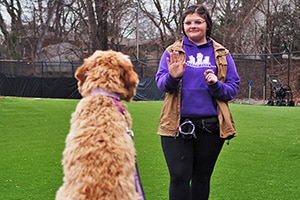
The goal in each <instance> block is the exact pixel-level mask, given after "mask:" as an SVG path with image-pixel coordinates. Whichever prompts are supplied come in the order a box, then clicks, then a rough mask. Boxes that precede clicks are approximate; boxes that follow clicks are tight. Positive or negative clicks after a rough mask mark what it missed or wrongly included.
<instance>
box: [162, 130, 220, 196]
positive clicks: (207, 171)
mask: <svg viewBox="0 0 300 200" xmlns="http://www.w3.org/2000/svg"><path fill="white" fill-rule="evenodd" d="M196 136H197V138H192V139H189V140H187V139H183V138H182V137H180V136H179V137H177V138H174V137H165V136H162V137H161V144H162V149H163V152H164V155H165V159H166V162H167V166H168V169H169V173H170V188H169V200H207V199H208V196H209V190H210V178H211V175H212V172H213V169H214V166H215V163H216V160H217V158H218V155H219V153H220V151H221V149H222V146H223V143H224V140H223V139H221V138H220V136H219V134H218V133H206V132H204V131H203V130H202V129H200V128H198V127H196Z"/></svg>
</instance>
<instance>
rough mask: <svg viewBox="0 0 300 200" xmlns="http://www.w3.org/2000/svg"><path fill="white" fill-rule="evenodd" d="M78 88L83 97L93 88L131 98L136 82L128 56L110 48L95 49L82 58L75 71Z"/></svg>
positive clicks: (126, 98) (135, 75)
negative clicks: (82, 61)
mask: <svg viewBox="0 0 300 200" xmlns="http://www.w3.org/2000/svg"><path fill="white" fill-rule="evenodd" d="M75 78H76V79H77V80H78V90H79V92H80V94H81V95H82V96H83V97H85V96H88V95H89V94H90V93H91V91H92V90H94V89H99V88H101V89H103V90H105V91H107V92H114V93H117V94H118V95H120V98H121V99H124V100H126V101H130V100H132V98H133V97H134V95H135V92H136V87H137V84H138V81H139V79H138V75H137V74H136V73H135V72H134V70H133V66H132V63H131V61H130V59H129V57H128V56H126V55H124V54H122V53H121V52H116V51H112V50H108V51H100V50H98V51H95V53H94V54H93V55H91V56H90V57H88V58H87V59H85V60H84V63H83V64H82V65H81V66H80V67H78V69H77V70H76V72H75Z"/></svg>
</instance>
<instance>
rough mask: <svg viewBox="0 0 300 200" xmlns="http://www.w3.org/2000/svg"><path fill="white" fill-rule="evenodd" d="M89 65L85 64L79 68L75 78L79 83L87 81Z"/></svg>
mask: <svg viewBox="0 0 300 200" xmlns="http://www.w3.org/2000/svg"><path fill="white" fill-rule="evenodd" d="M86 72H87V65H86V64H83V65H81V66H80V67H78V68H77V70H76V72H75V78H76V79H77V80H78V81H84V80H85V79H86Z"/></svg>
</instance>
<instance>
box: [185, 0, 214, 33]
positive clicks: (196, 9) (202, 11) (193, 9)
mask: <svg viewBox="0 0 300 200" xmlns="http://www.w3.org/2000/svg"><path fill="white" fill-rule="evenodd" d="M194 13H198V14H199V15H200V16H201V17H202V18H203V19H205V21H206V23H207V30H206V37H207V38H208V37H211V29H212V20H211V16H210V14H209V11H208V9H207V8H206V7H205V6H203V5H193V6H189V7H188V8H187V9H186V10H185V11H184V12H183V15H182V21H181V26H182V31H183V34H184V35H185V36H187V35H186V33H185V31H184V26H183V25H184V20H185V18H186V16H187V15H191V14H194Z"/></svg>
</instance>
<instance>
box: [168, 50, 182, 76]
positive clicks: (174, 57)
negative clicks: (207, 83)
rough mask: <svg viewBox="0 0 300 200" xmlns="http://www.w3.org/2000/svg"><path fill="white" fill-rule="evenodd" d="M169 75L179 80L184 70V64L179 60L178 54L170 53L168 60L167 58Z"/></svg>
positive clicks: (176, 52)
mask: <svg viewBox="0 0 300 200" xmlns="http://www.w3.org/2000/svg"><path fill="white" fill-rule="evenodd" d="M167 64H168V69H169V73H170V75H171V76H172V77H173V78H181V77H182V76H183V73H184V70H185V63H184V62H182V61H181V60H180V56H179V52H178V51H173V52H172V53H170V58H167Z"/></svg>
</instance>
